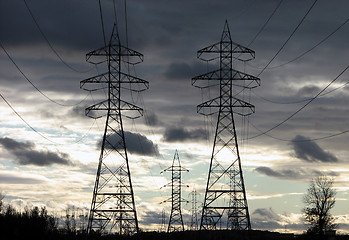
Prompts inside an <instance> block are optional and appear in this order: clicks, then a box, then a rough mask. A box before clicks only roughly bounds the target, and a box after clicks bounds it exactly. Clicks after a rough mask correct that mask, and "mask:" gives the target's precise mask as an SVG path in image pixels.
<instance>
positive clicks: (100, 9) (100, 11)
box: [98, 0, 107, 46]
mask: <svg viewBox="0 0 349 240" xmlns="http://www.w3.org/2000/svg"><path fill="white" fill-rule="evenodd" d="M98 5H99V15H100V16H101V23H102V31H103V40H104V46H107V41H106V39H105V31H104V21H103V12H102V4H101V0H98Z"/></svg>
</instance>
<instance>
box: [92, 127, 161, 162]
mask: <svg viewBox="0 0 349 240" xmlns="http://www.w3.org/2000/svg"><path fill="white" fill-rule="evenodd" d="M124 134H125V141H126V146H127V151H128V152H129V153H133V154H137V155H146V156H157V155H159V149H158V146H157V145H156V144H154V143H153V142H152V141H151V140H150V139H148V138H147V137H146V136H143V135H141V134H138V133H132V132H128V131H124ZM106 141H107V144H106V145H105V148H107V149H112V148H115V149H116V150H118V149H121V147H122V145H121V144H120V143H121V137H120V135H119V134H116V133H115V134H112V135H110V136H108V137H107V139H106ZM101 144H102V140H100V141H99V142H98V144H97V147H98V148H99V147H100V146H101Z"/></svg>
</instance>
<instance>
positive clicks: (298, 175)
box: [255, 167, 339, 180]
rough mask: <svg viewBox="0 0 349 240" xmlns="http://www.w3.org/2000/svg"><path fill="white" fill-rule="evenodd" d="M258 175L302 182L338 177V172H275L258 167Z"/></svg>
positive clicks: (293, 170)
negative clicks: (323, 176)
mask: <svg viewBox="0 0 349 240" xmlns="http://www.w3.org/2000/svg"><path fill="white" fill-rule="evenodd" d="M255 170H256V171H257V172H258V173H260V174H263V175H266V176H269V177H276V178H281V179H290V180H292V179H293V180H302V179H308V178H309V177H313V176H321V175H324V174H325V175H328V176H338V175H339V174H338V173H336V172H321V171H318V170H314V169H302V168H292V169H278V170H274V169H271V168H269V167H258V168H256V169H255Z"/></svg>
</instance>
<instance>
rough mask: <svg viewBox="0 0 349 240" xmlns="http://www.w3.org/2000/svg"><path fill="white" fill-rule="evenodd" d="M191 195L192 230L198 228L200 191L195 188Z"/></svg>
mask: <svg viewBox="0 0 349 240" xmlns="http://www.w3.org/2000/svg"><path fill="white" fill-rule="evenodd" d="M189 195H190V196H191V219H190V230H198V206H197V204H198V201H197V196H198V195H199V193H198V192H197V191H196V189H195V188H194V189H193V191H191V192H190V194H189Z"/></svg>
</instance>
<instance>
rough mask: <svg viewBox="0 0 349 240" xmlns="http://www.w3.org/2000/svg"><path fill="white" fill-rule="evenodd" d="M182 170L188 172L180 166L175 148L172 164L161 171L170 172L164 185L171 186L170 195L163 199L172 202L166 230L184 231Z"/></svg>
mask: <svg viewBox="0 0 349 240" xmlns="http://www.w3.org/2000/svg"><path fill="white" fill-rule="evenodd" d="M183 171H186V172H189V170H187V169H185V168H183V167H182V166H181V162H180V160H179V155H178V152H177V150H176V152H175V155H174V157H173V162H172V166H171V167H169V168H166V169H165V170H164V171H163V172H172V178H171V182H170V183H168V184H166V185H165V186H171V188H172V194H171V197H170V198H169V199H167V200H165V201H164V202H169V201H171V204H172V205H171V206H172V207H171V214H170V220H169V223H168V228H167V232H175V231H184V224H183V218H182V211H181V203H182V202H186V201H185V200H184V199H182V196H181V195H182V193H181V188H182V186H184V185H183V183H182V180H181V178H182V172H183ZM185 186H187V185H185Z"/></svg>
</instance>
